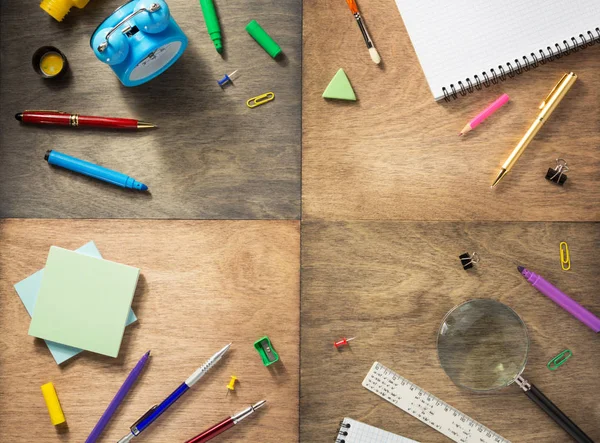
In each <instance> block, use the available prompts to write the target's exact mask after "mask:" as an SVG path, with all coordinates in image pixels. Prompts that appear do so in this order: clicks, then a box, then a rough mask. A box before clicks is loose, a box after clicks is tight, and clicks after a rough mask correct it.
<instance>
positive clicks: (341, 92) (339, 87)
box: [323, 68, 356, 101]
mask: <svg viewBox="0 0 600 443" xmlns="http://www.w3.org/2000/svg"><path fill="white" fill-rule="evenodd" d="M323 97H324V98H336V99H339V100H355V101H356V95H354V89H352V85H351V84H350V80H348V77H347V76H346V73H345V72H344V70H343V69H342V68H340V69H339V70H338V72H336V74H335V75H334V76H333V78H332V79H331V81H330V82H329V85H328V86H327V88H326V89H325V92H323Z"/></svg>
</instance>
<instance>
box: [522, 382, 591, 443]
mask: <svg viewBox="0 0 600 443" xmlns="http://www.w3.org/2000/svg"><path fill="white" fill-rule="evenodd" d="M516 382H517V384H518V385H519V386H520V387H521V389H523V391H524V392H525V394H526V395H527V397H529V399H530V400H532V401H533V402H534V403H535V404H536V405H538V406H539V407H540V408H541V409H542V410H543V411H544V412H545V413H546V414H548V415H549V416H550V418H552V419H553V420H554V421H555V422H556V423H557V424H558V425H559V426H560V427H561V428H563V429H564V430H565V431H566V432H567V433H568V434H569V435H570V436H571V437H573V439H574V440H575V441H576V442H578V443H594V440H592V439H591V438H590V437H588V436H587V435H586V434H585V432H583V431H582V430H581V429H579V426H577V425H576V424H575V423H573V422H572V421H571V419H570V418H569V417H567V416H566V414H565V413H564V412H563V411H561V410H560V409H559V408H558V406H556V405H555V404H554V403H552V402H551V401H550V399H549V398H548V397H546V396H545V395H544V394H543V392H542V391H540V390H539V389H538V388H536V387H535V385H534V384H531V383H529V382H528V381H527V380H525V379H524V378H523V377H519V378H518V379H517V380H516Z"/></svg>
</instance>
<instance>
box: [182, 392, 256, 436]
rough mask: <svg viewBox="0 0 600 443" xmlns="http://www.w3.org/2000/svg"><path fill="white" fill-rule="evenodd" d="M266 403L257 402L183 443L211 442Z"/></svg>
mask: <svg viewBox="0 0 600 443" xmlns="http://www.w3.org/2000/svg"><path fill="white" fill-rule="evenodd" d="M266 402H267V401H266V400H262V401H259V402H258V403H256V404H255V405H253V406H250V407H248V408H246V409H244V410H243V411H240V412H238V413H237V414H235V415H232V416H231V417H227V418H226V419H225V420H223V421H222V422H220V423H217V424H216V425H214V426H211V427H210V428H208V429H207V430H206V431H204V432H202V433H200V434H198V435H196V436H195V437H194V438H190V439H189V440H187V441H186V442H185V443H205V442H207V441H209V440H212V439H213V438H215V437H216V436H217V435H219V434H221V433H223V432H225V431H226V430H227V429H229V428H232V427H233V426H235V425H237V424H238V423H239V422H241V421H242V420H243V419H245V418H246V417H248V416H249V415H252V414H253V413H254V412H255V411H256V410H258V409H259V408H261V407H262V406H264V404H265V403H266Z"/></svg>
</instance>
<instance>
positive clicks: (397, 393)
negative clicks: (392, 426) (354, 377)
mask: <svg viewBox="0 0 600 443" xmlns="http://www.w3.org/2000/svg"><path fill="white" fill-rule="evenodd" d="M362 385H363V386H364V387H365V388H367V389H368V390H369V391H371V392H374V393H375V394H377V395H379V396H380V397H381V398H383V399H385V400H387V401H389V402H390V403H391V404H393V405H395V406H397V407H399V408H400V409H402V410H403V411H404V412H408V413H409V414H410V415H412V416H413V417H416V418H418V419H419V420H421V421H422V422H423V423H425V424H426V425H428V426H431V427H432V428H433V429H435V430H436V431H438V432H440V433H442V434H444V435H445V436H446V437H448V438H450V439H452V440H454V441H456V442H460V443H510V441H508V440H507V439H505V438H504V437H501V436H500V435H498V434H496V433H495V432H494V431H492V430H491V429H488V428H486V427H485V426H483V425H482V424H481V423H478V422H476V421H475V420H473V419H472V418H471V417H469V416H468V415H465V414H463V413H462V412H460V411H459V410H458V409H454V408H453V407H452V406H450V405H449V404H447V403H444V402H443V401H442V400H440V399H439V398H437V397H435V396H434V395H431V394H430V393H429V392H427V391H425V390H423V389H421V388H420V387H418V386H417V385H415V384H414V383H411V382H410V381H408V380H407V379H405V378H404V377H401V376H399V375H398V374H396V373H395V372H394V371H392V370H390V369H388V368H386V367H385V366H383V365H382V364H380V363H378V362H375V363H373V366H372V367H371V370H370V371H369V373H368V374H367V376H366V377H365V379H364V380H363V382H362Z"/></svg>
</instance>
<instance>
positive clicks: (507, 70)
mask: <svg viewBox="0 0 600 443" xmlns="http://www.w3.org/2000/svg"><path fill="white" fill-rule="evenodd" d="M596 43H600V27H597V28H596V29H595V30H594V31H587V35H584V34H579V38H576V37H571V43H569V42H568V41H567V40H563V42H562V46H561V45H560V44H559V43H555V44H554V48H555V49H552V47H550V46H548V47H547V48H546V50H545V51H544V50H543V49H540V50H539V53H538V54H539V55H538V54H536V53H534V52H532V53H531V54H530V55H529V57H527V56H526V55H524V56H523V59H522V61H520V60H519V59H515V61H514V62H506V67H504V66H502V65H498V70H496V69H495V68H491V69H490V70H489V73H488V72H486V71H483V72H482V73H481V76H482V77H483V78H480V77H479V75H477V74H475V75H474V76H473V80H471V79H470V78H469V77H467V78H466V79H465V82H464V83H463V82H462V81H459V82H458V83H457V85H458V86H455V85H454V84H450V86H449V87H448V88H446V87H443V88H442V92H443V93H444V100H445V101H447V102H449V101H450V99H451V98H452V99H457V98H458V95H459V94H460V95H462V96H465V95H467V94H470V93H471V92H473V91H474V90H476V89H477V90H480V89H482V87H483V86H485V87H486V88H488V87H489V86H490V85H495V84H497V83H498V82H499V81H504V80H506V78H507V77H510V78H512V77H514V76H515V75H519V74H521V73H522V72H524V71H529V70H530V69H532V68H537V67H538V66H539V65H544V64H546V62H549V61H552V60H554V59H558V58H561V57H562V56H563V55H569V54H571V53H573V52H578V51H579V50H580V49H583V48H585V47H588V46H593V45H595V44H596Z"/></svg>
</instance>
